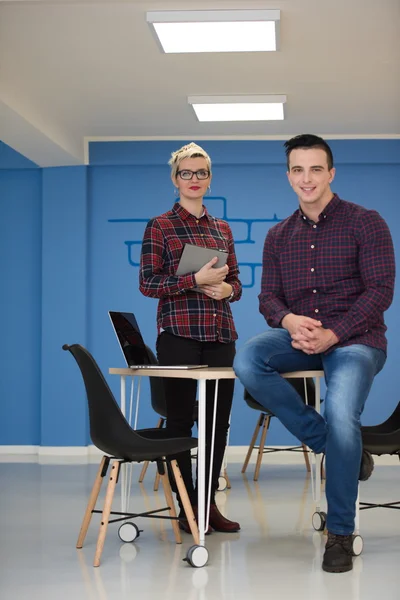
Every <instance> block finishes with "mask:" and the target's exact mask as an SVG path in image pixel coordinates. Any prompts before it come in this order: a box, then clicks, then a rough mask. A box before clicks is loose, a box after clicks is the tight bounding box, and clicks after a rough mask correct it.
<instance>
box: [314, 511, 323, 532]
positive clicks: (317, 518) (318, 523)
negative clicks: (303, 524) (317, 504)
mask: <svg viewBox="0 0 400 600" xmlns="http://www.w3.org/2000/svg"><path fill="white" fill-rule="evenodd" d="M325 525H326V513H325V512H323V511H322V510H321V511H319V512H315V513H314V514H313V516H312V526H313V527H314V529H315V531H323V530H324V529H325Z"/></svg>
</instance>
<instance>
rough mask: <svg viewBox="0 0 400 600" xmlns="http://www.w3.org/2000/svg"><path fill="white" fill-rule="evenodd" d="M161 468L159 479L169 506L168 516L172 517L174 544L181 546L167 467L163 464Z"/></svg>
mask: <svg viewBox="0 0 400 600" xmlns="http://www.w3.org/2000/svg"><path fill="white" fill-rule="evenodd" d="M163 466H165V468H164V473H163V475H160V479H161V481H162V484H163V488H164V494H165V500H166V501H167V504H168V506H169V516H170V517H172V519H171V523H172V529H173V530H174V536H175V541H176V543H177V544H182V537H181V532H180V531H179V525H178V521H177V520H176V517H177V514H176V509H175V503H174V499H173V497H172V490H171V485H170V483H169V477H168V470H167V466H166V465H165V464H164V465H163Z"/></svg>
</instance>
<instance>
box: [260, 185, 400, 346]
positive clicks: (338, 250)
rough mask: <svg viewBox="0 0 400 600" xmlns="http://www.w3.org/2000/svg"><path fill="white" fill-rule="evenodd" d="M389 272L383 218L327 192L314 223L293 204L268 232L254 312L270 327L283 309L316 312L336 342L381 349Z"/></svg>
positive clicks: (390, 245) (390, 295)
mask: <svg viewBox="0 0 400 600" xmlns="http://www.w3.org/2000/svg"><path fill="white" fill-rule="evenodd" d="M394 277H395V259H394V251H393V243H392V238H391V236H390V232H389V229H388V226H387V225H386V223H385V221H384V220H383V219H382V217H381V216H380V215H379V214H378V213H377V212H376V211H374V210H367V209H366V208H363V207H362V206H358V205H357V204H353V203H351V202H346V201H344V200H341V199H340V198H339V197H338V196H337V195H336V194H335V195H334V196H333V198H332V200H331V201H330V202H329V204H328V205H327V206H326V208H325V210H324V212H322V213H321V214H320V215H319V219H318V222H317V223H314V222H313V221H310V220H309V219H307V217H305V216H304V215H303V213H302V212H301V210H300V209H298V210H296V212H295V213H294V214H293V215H292V216H290V217H288V218H287V219H285V220H284V221H282V223H278V224H277V225H275V226H274V227H272V228H271V229H270V230H269V231H268V234H267V237H266V240H265V244H264V254H263V274H262V282H261V294H260V295H259V300H260V312H261V313H262V314H263V315H264V317H265V319H266V320H267V323H268V325H270V326H271V327H280V323H281V321H282V319H283V317H284V316H285V315H287V314H288V313H294V314H296V315H304V316H307V317H312V318H314V319H319V320H320V321H321V322H322V325H323V327H325V328H326V329H331V330H332V331H333V332H334V333H335V334H336V335H337V337H338V338H339V343H338V345H337V347H338V346H349V345H351V344H365V345H367V346H372V347H374V348H380V349H382V350H384V351H385V352H386V347H387V341H386V336H385V331H386V326H385V323H384V319H383V312H384V311H385V310H387V308H389V306H390V304H391V302H392V298H393V289H394Z"/></svg>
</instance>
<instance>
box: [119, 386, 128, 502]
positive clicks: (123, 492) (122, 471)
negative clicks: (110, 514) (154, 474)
mask: <svg viewBox="0 0 400 600" xmlns="http://www.w3.org/2000/svg"><path fill="white" fill-rule="evenodd" d="M121 412H122V414H123V415H124V417H126V376H125V375H121ZM119 476H120V478H121V512H126V506H127V505H126V490H127V487H126V483H127V477H126V463H124V464H123V465H121V469H120V473H119Z"/></svg>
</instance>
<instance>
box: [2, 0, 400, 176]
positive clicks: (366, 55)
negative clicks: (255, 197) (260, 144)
mask: <svg viewBox="0 0 400 600" xmlns="http://www.w3.org/2000/svg"><path fill="white" fill-rule="evenodd" d="M201 8H203V9H204V8H214V9H229V8H242V9H243V8H247V9H248V8H273V9H280V10H281V46H280V47H281V50H280V52H276V53H274V52H270V53H268V52H267V53H244V54H239V53H232V54H215V55H211V54H189V55H173V54H172V55H171V54H169V55H166V54H162V53H161V51H160V50H159V47H158V45H157V43H156V42H155V39H154V38H153V34H152V33H151V30H150V27H149V26H148V24H147V23H146V11H147V10H161V9H163V10H166V9H172V10H173V9H175V10H178V9H186V10H188V9H193V10H195V9H201ZM399 32H400V0H274V1H269V0H267V1H257V0H247V1H245V0H242V1H238V0H213V1H211V0H184V1H183V0H133V1H131V2H127V1H119V2H117V1H94V0H86V1H82V0H74V1H73V0H48V1H47V2H43V1H40V0H39V1H38V0H31V1H19V0H13V1H3V0H0V140H2V141H4V142H5V143H7V144H9V145H10V146H11V147H13V148H14V149H16V150H18V151H19V152H21V153H22V154H24V155H25V156H27V157H28V158H30V159H31V160H33V161H34V162H36V163H38V164H39V165H41V166H52V165H71V164H82V163H84V161H85V141H87V139H90V138H94V137H101V138H109V137H110V138H114V139H115V138H120V139H126V138H134V139H149V138H152V137H153V138H158V139H165V138H180V139H182V138H191V139H192V138H193V139H194V138H195V139H205V138H207V139H210V138H211V139H216V138H217V139H218V138H221V139H226V138H232V139H243V138H255V139H260V138H264V139H274V138H275V139H276V138H277V137H279V138H286V137H288V136H290V135H293V134H297V133H301V132H314V133H319V134H321V135H325V136H326V137H362V136H367V137H379V136H381V137H400V33H399ZM229 94H235V95H236V94H244V95H249V94H285V95H286V96H287V103H286V106H285V113H286V116H285V120H284V121H283V122H282V121H280V122H268V123H260V122H248V123H199V122H197V120H196V117H195V115H194V112H193V109H192V108H191V107H190V106H189V105H188V104H187V96H201V95H229Z"/></svg>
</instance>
